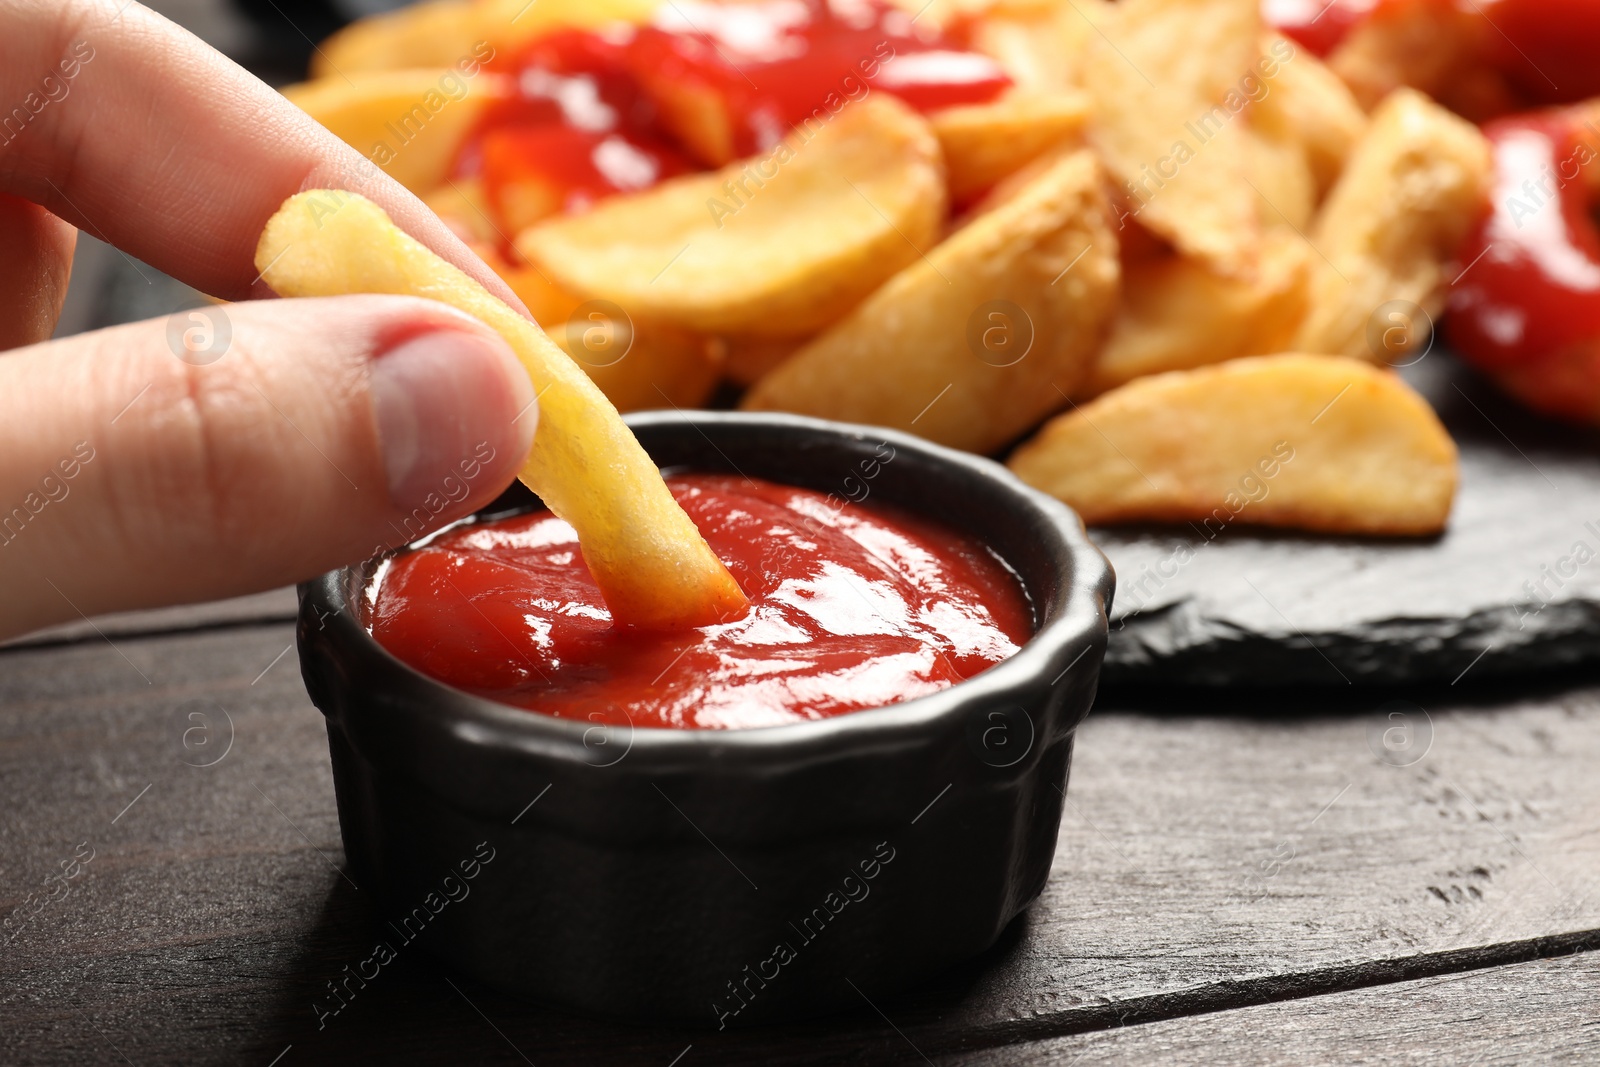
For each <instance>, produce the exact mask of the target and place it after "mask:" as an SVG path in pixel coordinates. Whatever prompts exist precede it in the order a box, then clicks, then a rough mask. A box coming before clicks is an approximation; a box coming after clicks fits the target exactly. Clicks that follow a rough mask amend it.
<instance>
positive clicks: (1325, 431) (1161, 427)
mask: <svg viewBox="0 0 1600 1067" xmlns="http://www.w3.org/2000/svg"><path fill="white" fill-rule="evenodd" d="M1010 467H1011V469H1012V471H1014V472H1015V473H1016V474H1017V476H1018V477H1020V478H1021V479H1022V480H1023V481H1025V482H1027V483H1028V484H1029V485H1032V486H1034V487H1035V488H1038V489H1041V490H1043V491H1044V492H1047V493H1049V494H1051V495H1052V496H1055V497H1058V498H1060V499H1061V500H1064V501H1065V502H1066V503H1068V504H1070V505H1071V506H1072V507H1074V508H1076V509H1077V511H1078V513H1079V514H1080V515H1082V516H1083V519H1084V521H1085V522H1088V523H1091V524H1095V523H1101V524H1103V523H1117V522H1133V521H1154V522H1187V523H1191V524H1199V527H1198V528H1199V529H1201V530H1203V531H1204V532H1205V533H1206V535H1207V536H1208V537H1214V536H1216V534H1217V533H1219V532H1221V530H1222V528H1224V527H1226V526H1227V525H1229V524H1230V523H1234V522H1240V523H1251V524H1256V525H1264V526H1291V527H1296V528H1299V529H1304V530H1316V531H1321V532H1325V533H1354V534H1386V535H1424V534H1433V533H1437V532H1439V531H1440V530H1442V529H1444V527H1445V524H1446V523H1447V522H1448V521H1449V517H1450V507H1451V503H1452V502H1453V500H1454V499H1455V490H1456V482H1457V474H1458V472H1457V454H1456V447H1455V442H1453V441H1452V440H1451V439H1450V435H1449V434H1447V433H1446V432H1445V430H1444V427H1443V426H1442V425H1441V424H1440V423H1439V419H1438V417H1437V416H1436V415H1434V413H1433V409H1432V408H1430V407H1428V404H1427V402H1426V401H1424V400H1423V399H1422V398H1421V397H1420V396H1418V395H1417V394H1416V393H1415V392H1413V391H1412V390H1411V388H1410V387H1409V386H1407V385H1406V384H1405V383H1404V382H1402V381H1401V380H1400V379H1399V377H1398V376H1397V375H1395V374H1394V373H1393V372H1392V371H1389V370H1387V369H1382V368H1377V367H1373V366H1371V365H1370V364H1367V363H1363V362H1360V361H1358V360H1351V359H1342V358H1339V357H1336V356H1307V355H1299V354H1293V355H1279V356H1260V357H1256V358H1253V359H1241V360H1236V361H1234V362H1232V363H1224V364H1221V365H1220V366H1216V367H1204V368H1201V369H1199V370H1192V371H1176V372H1173V373H1171V374H1162V375H1158V376H1156V377H1154V378H1141V379H1139V380H1138V381H1136V382H1131V383H1129V384H1128V385H1125V386H1123V387H1122V388H1121V389H1117V390H1115V391H1114V392H1110V393H1107V394H1106V395H1105V396H1103V397H1101V398H1100V399H1098V400H1095V401H1092V402H1090V403H1087V404H1085V405H1083V406H1082V407H1080V408H1078V409H1077V410H1075V411H1071V412H1068V413H1067V414H1065V415H1062V416H1060V417H1058V418H1056V419H1055V420H1054V421H1052V422H1051V423H1049V424H1048V425H1047V426H1045V428H1044V429H1043V430H1042V431H1041V432H1040V433H1039V435H1038V436H1037V437H1035V438H1034V439H1033V440H1032V441H1029V442H1028V443H1027V444H1025V445H1023V446H1022V447H1021V448H1019V449H1018V450H1017V451H1016V454H1015V455H1013V456H1012V457H1011V462H1010Z"/></svg>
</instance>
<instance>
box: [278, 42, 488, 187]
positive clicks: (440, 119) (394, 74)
mask: <svg viewBox="0 0 1600 1067" xmlns="http://www.w3.org/2000/svg"><path fill="white" fill-rule="evenodd" d="M515 92H516V86H515V85H514V83H513V82H512V80H511V79H510V78H508V77H505V76H504V75H500V74H491V73H489V72H487V71H479V72H478V73H477V74H476V75H474V76H472V77H470V78H469V77H465V76H463V75H462V73H461V72H460V71H458V70H456V69H454V68H451V67H447V68H444V69H439V68H435V67H429V68H424V69H408V70H383V71H371V72H366V73H357V74H353V75H351V76H350V77H349V78H348V79H346V78H341V77H337V76H335V77H332V78H320V79H318V80H316V81H309V82H302V83H301V84H299V85H291V86H289V87H288V88H287V89H285V90H284V91H283V95H284V96H286V97H288V99H289V102H290V103H292V104H294V105H295V106H296V107H298V108H300V110H302V111H304V112H305V113H306V114H308V115H310V116H311V117H312V118H314V119H316V120H317V121H318V122H320V123H322V125H323V126H325V127H327V128H328V131H329V132H330V133H332V134H333V135H334V136H335V137H337V138H339V140H341V141H343V142H344V143H345V144H347V145H349V146H350V147H351V148H354V149H355V150H356V151H357V152H360V153H361V154H362V155H364V156H366V157H367V158H368V159H370V160H372V161H373V162H374V163H376V164H377V165H378V166H380V167H382V168H383V170H384V172H385V173H386V174H388V175H389V177H391V178H393V179H394V180H395V181H397V182H399V183H400V184H401V185H403V186H405V187H406V188H407V189H410V190H411V191H412V192H414V193H417V194H419V195H420V194H423V193H427V192H430V191H431V190H433V189H435V188H436V187H438V186H440V185H442V184H443V183H444V180H445V177H446V176H447V175H448V174H449V173H450V167H451V164H452V163H454V161H455V157H456V152H457V150H459V149H460V147H461V142H462V141H463V140H464V139H465V138H466V136H467V133H468V131H469V130H471V129H472V126H473V124H474V123H476V122H477V121H478V117H479V116H480V115H482V114H483V109H484V108H485V107H487V106H488V105H489V104H490V103H492V102H494V101H496V100H504V99H508V98H510V97H511V96H513V95H514V94H515Z"/></svg>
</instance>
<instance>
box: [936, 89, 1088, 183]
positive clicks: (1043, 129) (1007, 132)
mask: <svg viewBox="0 0 1600 1067" xmlns="http://www.w3.org/2000/svg"><path fill="white" fill-rule="evenodd" d="M1088 117H1089V98H1088V97H1087V96H1086V95H1085V94H1083V93H1081V92H1078V91H1075V90H1071V91H1057V92H1048V93H1046V92H1028V91H1023V90H1013V91H1011V92H1008V93H1006V94H1004V95H1003V96H1001V97H1000V98H999V99H998V100H995V101H994V102H992V103H988V104H970V105H967V106H964V107H951V108H945V109H944V110H942V111H936V112H934V113H933V114H932V115H930V116H929V121H931V122H932V123H933V133H934V136H936V137H938V138H939V147H940V149H941V150H942V151H943V152H944V161H945V168H946V171H947V181H948V183H949V188H950V199H952V200H954V201H955V202H956V203H958V204H964V203H967V202H969V201H971V200H972V199H973V198H974V197H976V196H978V195H979V194H981V193H983V192H984V191H986V190H988V189H990V188H992V187H993V186H994V184H995V183H996V182H998V181H1000V180H1001V179H1002V178H1004V177H1006V176H1007V175H1009V174H1014V173H1016V172H1017V171H1018V170H1021V169H1022V168H1023V167H1024V166H1026V165H1027V164H1029V163H1031V162H1033V161H1034V160H1035V159H1038V158H1039V157H1040V156H1042V155H1044V154H1045V153H1046V152H1047V151H1049V150H1050V149H1052V148H1055V147H1056V146H1058V145H1060V144H1062V143H1063V142H1066V141H1069V140H1071V139H1074V138H1076V137H1077V136H1078V135H1079V134H1080V133H1081V132H1082V131H1083V125H1084V122H1085V121H1087V119H1088Z"/></svg>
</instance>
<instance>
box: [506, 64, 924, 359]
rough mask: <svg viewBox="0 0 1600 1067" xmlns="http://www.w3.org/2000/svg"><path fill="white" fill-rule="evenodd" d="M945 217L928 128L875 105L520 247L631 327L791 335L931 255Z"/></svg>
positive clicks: (864, 103) (876, 99)
mask: <svg viewBox="0 0 1600 1067" xmlns="http://www.w3.org/2000/svg"><path fill="white" fill-rule="evenodd" d="M944 210H945V195H944V181H943V173H942V168H941V166H940V163H939V145H938V142H937V141H936V140H935V139H934V137H933V134H932V133H931V132H930V130H929V128H928V124H927V122H926V120H924V119H923V118H922V117H921V116H920V115H917V114H916V113H915V112H913V111H911V109H910V108H908V107H906V106H905V105H904V104H902V103H900V102H899V101H898V100H894V99H892V98H890V97H889V96H888V95H887V94H883V93H878V94H874V95H872V96H868V97H866V98H864V99H862V100H861V101H859V102H858V103H855V104H852V105H850V106H848V107H846V108H845V109H844V110H843V111H841V112H840V113H839V114H838V116H837V117H835V118H833V119H832V121H831V122H829V123H828V124H826V125H817V124H810V125H807V126H803V127H801V128H798V129H796V131H795V132H794V133H793V134H792V135H791V136H790V138H789V139H788V140H787V141H785V142H784V143H783V144H782V145H780V146H779V147H778V148H777V149H776V150H774V152H773V153H772V154H770V155H768V156H765V157H761V158H759V159H755V160H745V161H743V162H740V163H736V164H734V165H732V166H730V167H728V168H725V169H723V170H721V171H717V172H715V173H711V174H695V175H687V176H685V177H681V178H675V179H672V180H670V181H666V182H663V183H662V184H661V185H658V186H656V187H655V188H654V189H650V190H646V191H644V192H641V193H637V194H632V195H624V196H615V197H612V198H610V199H609V200H606V201H604V202H602V203H601V204H599V205H597V206H596V207H595V209H594V210H593V211H590V212H588V213H587V214H584V215H578V216H572V217H568V218H559V219H550V220H548V221H546V222H543V223H540V224H539V225H537V226H534V227H531V228H529V229H527V230H524V231H523V232H522V233H521V234H519V235H518V236H517V238H516V246H517V249H518V250H519V251H520V252H521V253H522V255H523V257H524V258H525V259H527V260H528V261H529V262H531V263H536V264H538V265H539V267H540V268H541V269H542V270H543V271H544V272H545V273H546V274H547V275H549V276H550V277H551V278H552V279H554V280H555V281H556V283H557V284H559V285H561V286H563V287H564V288H567V289H570V290H572V291H574V292H580V293H587V294H589V295H591V296H594V297H597V298H603V299H606V300H610V301H613V302H614V303H616V304H618V305H620V306H622V307H623V308H626V309H627V311H628V313H629V314H630V315H638V316H640V317H644V318H653V319H660V320H662V321H665V322H672V323H676V324H678V325H681V326H684V327H686V328H688V329H692V330H697V331H700V332H704V333H734V334H743V335H747V336H751V337H768V338H772V337H798V336H804V335H806V334H808V333H812V332H815V331H816V330H818V329H820V328H822V327H823V326H826V325H828V324H829V323H831V322H833V321H834V320H836V319H837V318H838V317H839V316H840V315H842V314H843V313H844V312H846V311H848V310H849V309H850V308H851V307H853V306H855V305H856V304H857V303H859V302H860V301H861V299H862V298H863V297H865V296H866V295H867V294H868V293H870V292H872V290H873V289H875V288H877V287H878V286H879V285H880V284H882V282H883V281H884V280H885V279H886V278H888V277H889V276H890V275H892V274H894V272H895V271H897V270H899V269H900V268H901V267H902V266H904V265H905V264H907V263H909V262H911V261H912V260H914V259H916V258H917V257H918V256H919V255H920V254H921V252H922V251H923V250H925V249H927V248H929V247H931V246H932V245H933V244H934V242H935V241H936V239H937V235H938V228H939V225H940V223H941V222H942V221H943V218H944Z"/></svg>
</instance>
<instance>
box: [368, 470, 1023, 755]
mask: <svg viewBox="0 0 1600 1067" xmlns="http://www.w3.org/2000/svg"><path fill="white" fill-rule="evenodd" d="M668 485H669V486H670V487H671V489H672V492H673V495H674V496H675V497H676V498H677V499H678V501H679V503H681V504H682V505H683V507H684V510H685V511H687V512H688V514H689V516H690V518H692V519H693V520H694V521H695V523H696V525H697V526H699V528H700V530H701V532H702V533H703V534H704V535H705V537H706V540H707V541H708V542H709V543H710V545H711V547H712V549H713V550H714V551H715V552H716V553H717V555H718V556H719V557H720V558H721V559H722V560H723V562H725V563H726V564H727V565H728V567H729V569H730V570H731V571H732V572H733V575H734V577H735V578H737V579H738V580H739V584H740V585H741V586H742V587H743V589H744V591H745V593H746V594H747V595H748V596H749V597H750V602H751V606H750V608H749V610H748V611H747V612H746V614H745V615H743V616H742V617H740V618H737V619H729V620H728V621H726V622H723V623H720V624H718V625H715V626H708V627H703V628H700V629H697V630H690V631H686V632H682V633H672V634H661V633H642V632H637V631H630V630H625V629H620V628H617V627H614V626H613V625H612V623H611V616H610V615H609V614H608V613H607V611H606V609H605V605H604V602H603V601H602V600H601V598H600V593H599V590H598V589H597V588H596V587H595V584H594V581H593V579H592V578H590V576H589V572H588V570H587V569H586V568H585V567H584V564H583V556H582V551H581V550H580V549H579V547H578V544H577V540H576V537H575V536H574V534H573V531H572V528H571V527H570V526H568V525H567V524H566V523H565V522H563V521H561V520H560V519H557V518H555V517H554V516H553V515H551V514H550V513H549V512H536V513H532V514H528V515H521V516H516V517H513V518H509V519H501V520H497V521H494V522H489V523H482V524H470V525H465V526H460V527H456V528H453V529H450V530H447V531H445V532H444V533H443V534H441V535H440V536H438V537H436V538H434V539H433V540H431V541H430V542H428V543H427V544H426V545H424V546H423V547H421V548H418V549H415V550H412V551H410V552H407V553H404V554H402V555H400V556H397V557H395V558H394V560H393V561H392V562H391V563H390V565H389V567H388V568H387V570H386V571H385V572H384V573H383V574H381V575H380V576H379V578H378V580H377V584H376V587H375V590H374V591H373V593H372V594H371V615H370V624H371V628H372V633H373V636H374V637H376V638H377V640H378V641H379V643H381V644H382V645H383V646H384V647H385V648H386V649H388V650H389V651H390V652H391V653H393V654H394V655H396V656H397V657H399V658H400V659H402V660H404V661H405V662H407V663H409V664H410V665H411V666H413V667H415V668H417V669H418V670H420V671H422V672H423V673H425V674H428V675H431V676H432V677H434V678H436V679H438V680H440V681H442V682H445V683H447V684H450V685H453V686H455V687H457V688H460V689H464V690H467V691H469V692H473V693H477V694H479V695H481V696H486V697H490V698H492V699H494V700H499V701H501V702H504V703H508V704H514V705H518V706H521V707H525V708H529V709H532V710H536V711H540V712H544V713H546V714H550V715H557V716H560V717H563V718H570V719H577V720H584V721H590V722H596V723H608V724H618V725H621V724H631V725H633V726H640V727H645V726H656V727H678V728H703V729H735V728H740V727H753V726H774V725H781V724H784V723H792V722H800V721H803V720H807V719H821V718H827V717H830V716H834V715H841V714H845V713H847V712H851V711H858V710H861V709H864V708H872V707H879V706H882V705H884V704H893V703H898V702H900V701H903V700H909V699H911V698H913V697H917V696H922V695H924V694H926V693H931V692H935V691H937V690H940V689H944V688H946V687H948V686H950V685H953V684H955V683H956V682H959V681H962V680H964V679H966V678H970V677H972V676H973V675H975V674H977V673H979V672H980V671H983V670H985V669H987V668H989V667H991V666H993V665H994V664H996V663H998V662H1000V661H1001V660H1003V659H1005V658H1007V657H1008V656H1010V655H1012V654H1013V653H1014V652H1016V651H1017V649H1018V648H1019V647H1020V646H1021V645H1022V644H1023V643H1024V642H1025V641H1026V640H1027V639H1028V637H1029V636H1030V635H1031V633H1032V613H1031V610H1030V607H1029V604H1028V602H1027V600H1026V598H1025V596H1024V594H1023V591H1022V587H1021V585H1020V583H1019V582H1018V580H1017V578H1016V576H1015V575H1014V574H1013V573H1012V572H1011V571H1010V570H1009V569H1008V568H1006V567H1005V565H1004V564H1002V563H1001V562H1000V561H999V560H998V559H997V558H996V557H995V556H994V555H993V554H992V553H991V552H990V551H989V550H988V549H986V548H984V547H983V546H982V545H981V544H979V543H978V542H977V541H976V540H974V539H973V538H971V537H968V536H966V535H965V534H961V533H958V532H956V531H953V530H949V529H946V528H944V527H942V526H939V525H937V524H934V523H931V522H929V521H927V520H924V519H921V518H918V517H916V516H912V515H910V514H907V513H904V512H901V511H898V510H895V509H890V508H885V507H879V506H877V505H874V504H872V503H861V504H850V503H843V502H841V501H840V500H839V499H838V498H831V497H829V496H827V495H824V494H822V493H817V492H814V491H811V490H806V489H797V488H792V487H789V486H782V485H777V484H774V483H771V482H766V481H761V480H753V479H743V478H739V477H736V476H724V475H706V474H686V475H675V476H672V477H669V478H668Z"/></svg>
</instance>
